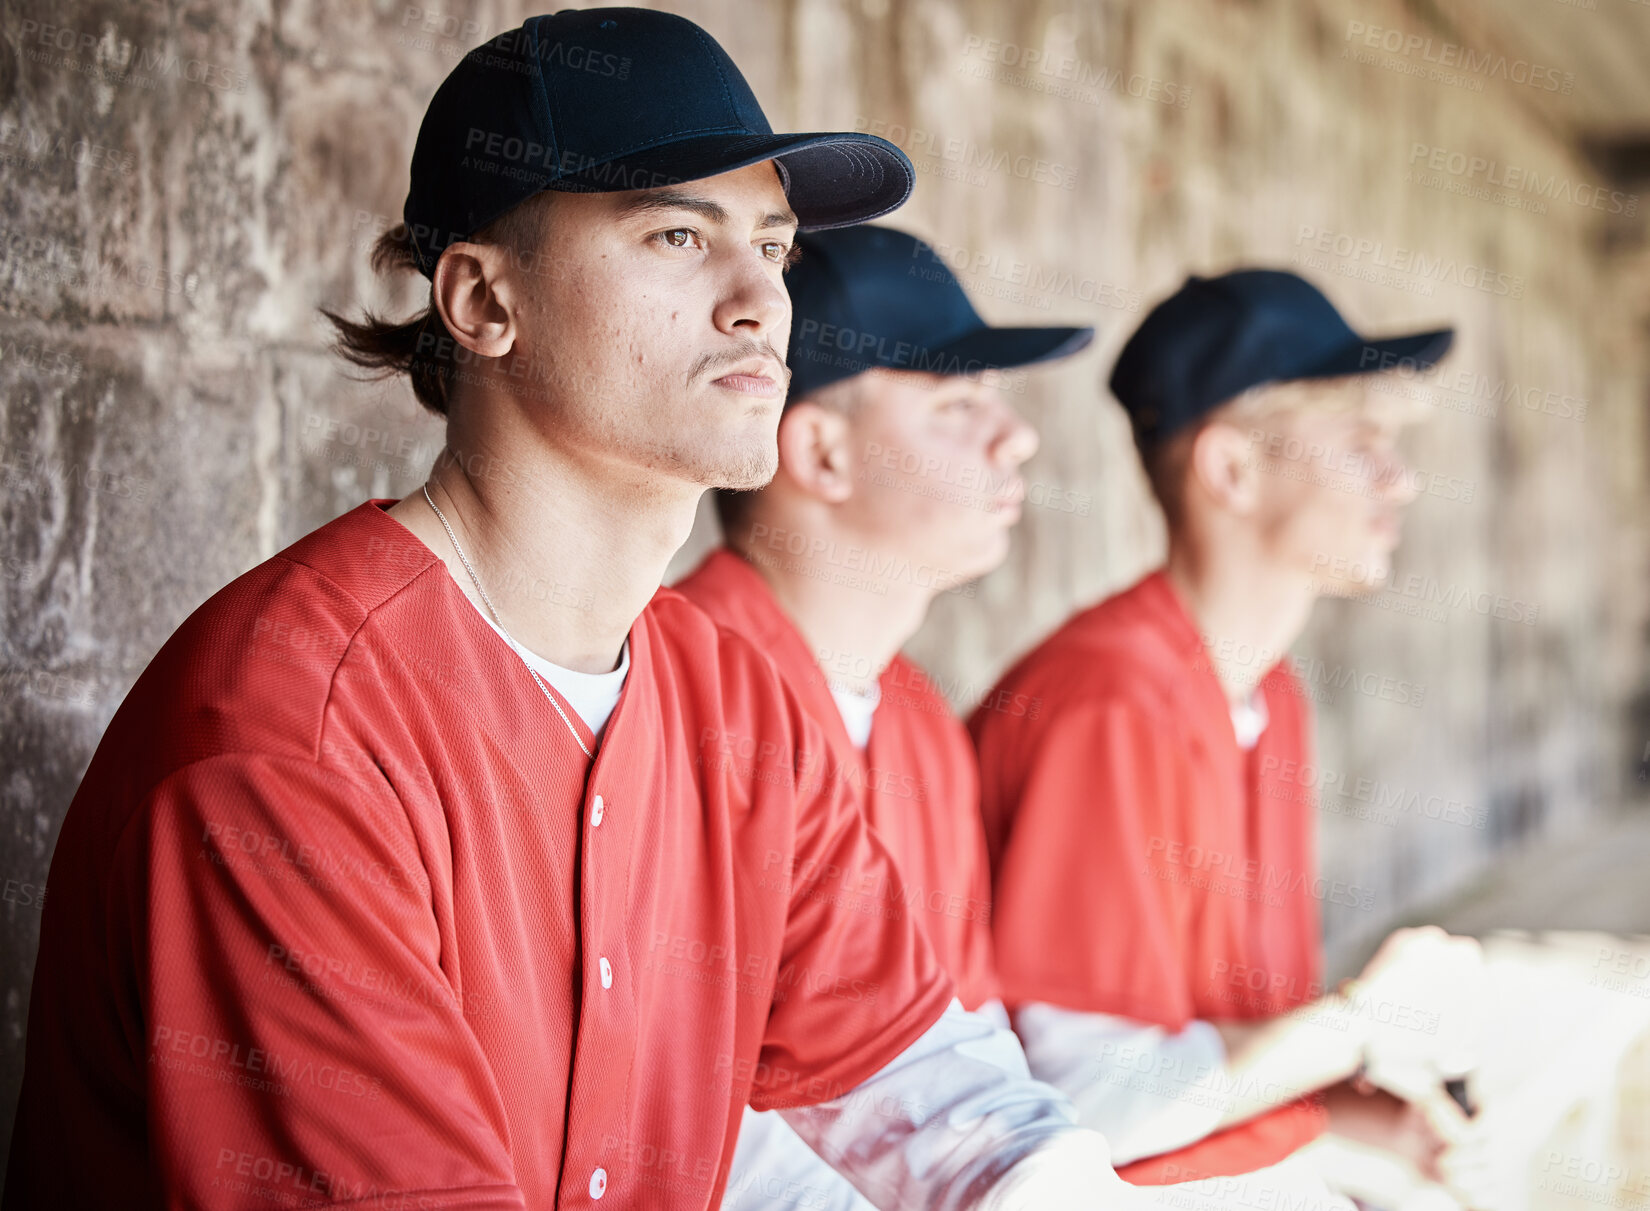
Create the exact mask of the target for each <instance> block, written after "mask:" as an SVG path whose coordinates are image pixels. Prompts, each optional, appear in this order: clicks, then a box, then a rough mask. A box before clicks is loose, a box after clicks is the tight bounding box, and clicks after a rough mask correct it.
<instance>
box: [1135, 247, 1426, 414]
mask: <svg viewBox="0 0 1650 1211" xmlns="http://www.w3.org/2000/svg"><path fill="white" fill-rule="evenodd" d="M1454 338H1455V330H1454V329H1453V328H1436V329H1432V330H1430V331H1427V332H1419V333H1415V334H1413V335H1409V336H1392V337H1382V338H1374V337H1364V336H1359V335H1358V334H1357V333H1356V332H1354V331H1353V330H1352V328H1351V326H1350V325H1349V324H1348V323H1347V322H1346V321H1345V320H1344V319H1342V318H1341V314H1340V312H1338V311H1336V310H1335V308H1334V306H1333V304H1331V303H1330V301H1329V300H1328V299H1326V298H1324V296H1323V295H1322V294H1321V293H1320V292H1319V291H1318V289H1317V288H1316V287H1315V286H1313V285H1312V284H1311V283H1309V282H1307V281H1305V280H1304V279H1302V278H1299V277H1297V276H1296V275H1295V274H1293V273H1284V272H1280V271H1278V270H1273V269H1240V270H1237V271H1235V272H1233V273H1228V274H1224V275H1223V276H1221V277H1215V278H1200V277H1189V278H1187V279H1186V284H1185V285H1184V286H1182V287H1181V288H1180V289H1179V291H1177V292H1176V293H1175V294H1174V295H1172V296H1171V297H1169V298H1167V299H1165V300H1164V301H1163V302H1161V303H1159V304H1158V305H1157V306H1156V307H1154V308H1153V309H1152V311H1151V314H1149V315H1148V316H1146V318H1145V320H1144V321H1142V323H1141V325H1140V327H1139V328H1138V329H1136V330H1135V333H1134V335H1133V336H1131V337H1130V338H1129V340H1128V343H1127V344H1125V345H1124V346H1123V352H1122V353H1121V354H1119V355H1118V358H1117V366H1116V368H1115V369H1113V371H1112V375H1111V390H1112V394H1113V395H1115V396H1116V397H1117V398H1118V400H1119V401H1120V402H1121V403H1122V405H1123V407H1124V408H1125V409H1126V410H1127V411H1128V413H1129V417H1130V419H1131V420H1132V421H1133V423H1134V427H1135V432H1136V434H1137V435H1139V436H1140V437H1141V438H1142V439H1143V440H1145V441H1147V442H1153V441H1161V440H1162V439H1164V438H1166V437H1168V436H1170V435H1171V434H1173V433H1174V432H1175V431H1176V430H1178V429H1180V428H1182V427H1183V426H1185V425H1187V424H1189V423H1190V422H1192V421H1194V420H1196V419H1198V418H1199V417H1200V416H1202V415H1203V414H1204V413H1206V412H1209V411H1210V410H1211V409H1213V408H1216V407H1218V406H1219V405H1220V404H1223V403H1225V402H1226V401H1227V400H1229V399H1231V398H1232V397H1233V396H1235V395H1239V394H1241V393H1242V392H1244V391H1247V390H1248V389H1249V388H1251V387H1256V386H1259V385H1260V384H1262V383H1274V382H1286V381H1289V380H1292V379H1305V378H1338V377H1340V376H1342V375H1347V374H1373V373H1378V372H1380V371H1382V370H1405V371H1409V372H1415V371H1420V370H1425V369H1426V368H1427V367H1429V366H1431V365H1432V364H1433V363H1434V362H1436V361H1437V360H1438V359H1439V358H1441V357H1443V356H1444V354H1445V353H1446V352H1448V350H1449V347H1450V343H1451V342H1452V341H1453V340H1454Z"/></svg>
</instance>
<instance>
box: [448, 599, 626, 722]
mask: <svg viewBox="0 0 1650 1211" xmlns="http://www.w3.org/2000/svg"><path fill="white" fill-rule="evenodd" d="M464 600H465V601H469V602H470V604H471V605H472V606H475V611H476V613H477V614H480V615H481V620H482V621H483V622H485V623H486V624H487V625H488V626H490V627H492V628H493V630H495V631H497V632H498V633H499V636H500V637H501V638H502V639H503V640H504V641H505V642H506V643H509V644H511V646H513V647H514V648H515V649H516V651H518V652H520V653H521V658H522V659H523V660H525V661H526V662H527V663H528V665H529V666H530V667H531V668H532V669H533V671H534V672H536V673H537V674H538V675H539V676H540V677H543V678H544V679H545V680H546V681H548V682H549V683H550V684H551V685H552V686H554V687H555V690H556V693H558V694H560V695H561V696H562V697H563V698H565V699H567V705H568V706H570V707H572V708H573V709H574V710H575V711H576V712H578V716H579V718H580V719H583V720H584V723H585V726H586V727H588V728H589V729H590V733H591V735H593V736H595V737H596V739H597V740H600V739H601V738H602V729H603V728H605V727H606V726H607V720H608V718H609V717H610V716H611V715H612V714H613V708H614V707H616V706H618V705H619V695H620V694H621V693H622V692H623V691H624V679H625V677H626V676H628V675H629V673H630V640H629V639H626V640H625V641H624V644H623V645H622V646H621V647H620V648H619V667H618V668H616V669H614V670H613V671H612V672H611V673H581V672H579V671H578V670H577V669H567V668H563V667H562V666H561V665H559V664H551V663H550V662H549V661H548V660H546V659H545V658H544V657H543V656H540V655H539V654H538V653H537V652H530V651H528V650H527V649H526V648H525V647H523V646H522V645H521V644H519V643H515V642H513V641H512V640H511V638H510V636H508V635H506V634H505V633H504V628H502V627H500V626H499V625H498V623H496V622H494V621H493V620H492V618H490V617H489V616H488V615H487V612H486V611H485V610H483V609H482V608H481V607H480V606H479V605H476V603H475V602H474V601H471V600H470V598H469V596H468V595H466V596H465V598H464Z"/></svg>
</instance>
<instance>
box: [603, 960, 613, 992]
mask: <svg viewBox="0 0 1650 1211" xmlns="http://www.w3.org/2000/svg"><path fill="white" fill-rule="evenodd" d="M601 969H602V987H603V988H611V987H613V964H611V963H609V962H608V961H607V956H606V955H603V956H602V961H601Z"/></svg>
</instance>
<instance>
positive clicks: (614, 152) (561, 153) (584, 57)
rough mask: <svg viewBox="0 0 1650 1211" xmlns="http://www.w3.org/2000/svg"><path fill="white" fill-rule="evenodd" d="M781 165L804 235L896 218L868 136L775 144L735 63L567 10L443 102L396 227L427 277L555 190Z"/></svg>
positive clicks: (433, 113) (465, 62) (692, 28)
mask: <svg viewBox="0 0 1650 1211" xmlns="http://www.w3.org/2000/svg"><path fill="white" fill-rule="evenodd" d="M764 160H773V161H774V162H775V164H776V165H777V166H778V169H779V177H780V181H781V183H782V184H783V186H784V189H785V194H786V196H787V198H788V199H789V201H790V205H791V209H792V210H794V211H795V212H796V215H797V218H798V219H799V220H800V221H801V224H802V225H803V226H804V227H836V226H840V225H842V224H846V223H858V222H861V221H862V220H864V219H870V218H875V217H876V216H877V215H881V214H887V213H888V212H889V211H891V210H893V209H894V208H895V207H897V206H899V205H900V204H901V203H902V202H904V201H905V199H906V198H907V197H909V196H910V194H911V187H912V185H913V184H914V183H915V180H916V176H915V174H914V172H913V171H912V168H911V162H910V160H908V159H906V157H905V153H904V152H902V151H900V149H899V148H898V147H895V146H894V145H893V144H892V143H890V142H888V141H887V140H885V139H879V138H877V137H875V136H874V135H868V134H858V133H814V134H787V135H776V134H774V133H773V130H772V128H770V127H769V125H768V120H767V118H765V117H764V116H763V115H762V108H761V106H759V105H758V104H757V103H756V97H755V96H754V95H753V94H752V93H751V90H750V85H748V84H746V83H745V78H744V77H743V76H742V75H740V74H739V69H738V68H737V67H735V66H734V64H733V60H732V59H730V58H728V55H727V52H726V51H724V50H723V49H722V48H721V47H720V46H718V45H717V44H716V41H715V39H713V38H712V37H711V36H710V35H709V34H707V33H705V31H704V30H702V29H700V28H699V27H698V26H697V25H695V24H694V23H693V22H691V21H689V20H687V19H686V18H684V17H678V16H676V15H674V14H672V13H661V12H654V11H652V10H650V9H642V8H588V9H564V10H563V11H561V12H559V13H555V14H554V15H545V16H539V17H532V18H530V19H529V20H528V21H526V22H525V23H524V24H522V25H521V26H520V27H519V28H517V29H513V30H510V31H509V32H507V33H503V34H499V35H498V36H497V37H495V38H492V39H490V40H488V41H487V42H485V43H483V44H482V45H481V46H478V47H476V48H475V49H474V50H472V51H470V52H469V53H468V54H466V55H465V56H464V58H463V59H462V60H460V61H459V64H458V66H457V67H455V68H453V70H452V73H451V74H450V75H449V76H448V77H447V79H446V80H445V81H443V82H442V84H441V87H439V88H438V89H436V91H435V96H434V97H432V98H431V99H430V107H429V109H428V110H427V111H426V112H425V114H424V122H423V125H422V126H421V127H420V128H419V131H418V142H417V144H416V145H415V147H414V148H413V157H412V183H411V185H410V187H409V188H408V190H407V202H406V205H405V207H404V208H403V209H402V217H403V218H404V219H405V220H406V223H407V228H408V230H409V232H410V233H411V234H412V237H413V244H414V248H415V255H416V258H417V262H418V268H419V270H420V271H421V272H422V273H423V274H424V275H425V276H426V277H428V276H430V275H432V274H433V273H434V272H435V263H436V261H437V260H438V259H439V258H440V256H441V253H442V251H443V250H444V249H445V248H446V247H447V246H448V245H449V244H452V243H454V242H455V241H457V240H462V239H466V238H468V237H470V236H473V235H474V234H475V233H476V232H477V231H478V230H480V229H481V228H482V227H485V226H486V225H487V224H488V223H490V222H492V221H493V220H494V219H496V218H498V217H499V216H501V215H503V214H504V213H505V212H506V211H509V210H511V209H512V208H514V207H515V206H516V205H518V204H519V203H521V202H523V201H525V200H526V199H528V198H530V197H532V196H533V195H535V194H537V193H540V192H542V191H544V190H547V189H554V190H562V191H567V192H577V193H592V192H597V193H599V192H611V191H617V190H627V189H653V188H659V187H662V186H667V185H674V184H679V183H681V182H683V181H694V180H699V179H701V178H704V177H710V176H715V175H716V174H718V173H723V172H730V171H732V170H733V169H735V168H743V167H745V166H746V165H749V164H758V163H761V162H762V161H764Z"/></svg>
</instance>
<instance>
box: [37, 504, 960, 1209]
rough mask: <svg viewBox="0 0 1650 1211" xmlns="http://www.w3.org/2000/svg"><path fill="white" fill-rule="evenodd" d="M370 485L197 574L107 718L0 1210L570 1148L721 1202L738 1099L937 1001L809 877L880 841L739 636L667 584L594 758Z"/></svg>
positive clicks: (138, 1198)
mask: <svg viewBox="0 0 1650 1211" xmlns="http://www.w3.org/2000/svg"><path fill="white" fill-rule="evenodd" d="M393 503H394V502H393V501H387V500H373V501H368V502H366V503H364V504H362V505H361V506H360V507H358V508H356V509H354V510H352V511H351V512H349V513H347V514H345V515H344V516H342V517H340V518H338V519H336V520H334V521H333V522H331V523H329V524H327V525H326V526H323V527H321V528H320V529H319V530H316V531H315V532H313V533H311V534H309V535H308V536H306V537H304V538H303V539H301V540H300V541H298V542H297V543H295V544H294V545H293V546H291V547H289V548H288V549H287V550H285V551H283V552H282V553H281V554H279V555H277V556H275V557H274V558H272V559H270V560H269V561H267V562H266V563H264V564H262V565H260V566H258V567H256V568H254V569H252V570H251V571H250V572H248V573H246V574H245V575H244V576H241V577H240V578H238V579H237V580H235V581H234V582H233V583H232V584H230V585H229V586H227V587H226V588H224V589H223V590H222V591H220V592H219V593H217V594H216V595H215V596H213V597H212V599H211V600H209V601H208V602H207V603H206V604H205V605H203V606H202V607H201V608H200V609H199V610H197V611H196V612H195V613H194V614H193V615H192V616H191V617H190V618H189V619H188V620H187V621H186V622H185V623H184V624H183V626H182V627H180V628H179V630H178V631H177V633H176V634H174V635H173V636H172V638H171V639H170V640H168V642H167V643H166V645H165V646H164V647H163V648H162V649H161V651H160V653H159V654H158V655H157V656H156V657H155V659H154V660H153V662H152V663H151V664H150V665H149V667H148V668H147V669H146V670H145V672H144V673H143V675H142V676H141V677H140V678H139V680H138V682H137V684H136V685H135V686H134V687H133V689H132V691H131V693H130V694H129V695H128V696H127V698H126V700H125V702H124V703H123V704H122V706H121V707H120V710H119V711H118V713H117V714H116V715H115V717H114V720H113V721H112V723H111V724H110V726H109V728H108V731H107V732H106V734H105V735H104V737H103V740H102V742H101V744H100V745H99V747H98V749H97V752H96V754H95V756H94V758H93V760H92V763H91V767H90V769H89V770H88V772H87V774H86V776H85V779H84V780H83V782H82V784H81V786H80V789H79V792H78V794H77V795H76V796H75V799H74V801H73V803H72V805H71V806H70V808H69V812H68V816H67V819H66V820H65V822H64V824H63V828H62V832H61V835H60V837H59V840H58V842H57V849H56V852H55V854H54V856H53V861H52V867H51V876H50V886H51V888H52V893H53V894H52V899H51V903H50V904H49V905H48V906H47V907H46V909H45V914H44V919H43V922H42V939H41V949H40V956H39V960H38V964H37V967H36V972H35V979H34V987H33V994H32V1000H31V1004H30V1015H29V1033H28V1040H27V1057H26V1070H25V1076H24V1085H23V1093H22V1098H21V1102H20V1106H19V1117H18V1125H17V1129H16V1132H15V1134H14V1138H13V1144H12V1151H11V1160H10V1172H9V1177H8V1183H7V1189H6V1198H5V1206H6V1207H7V1208H23V1207H30V1208H33V1207H48V1206H50V1207H70V1206H84V1207H92V1206H97V1207H112V1206H122V1207H139V1208H155V1207H167V1208H173V1207H177V1208H182V1207H190V1208H227V1207H245V1206H254V1205H255V1206H266V1205H272V1204H273V1205H298V1204H301V1203H303V1202H305V1201H306V1200H311V1201H313V1202H314V1203H316V1204H324V1205H361V1206H367V1205H370V1206H374V1207H377V1206H397V1207H400V1206H406V1207H414V1206H417V1207H427V1208H473V1209H477V1211H480V1209H483V1208H485V1209H489V1211H491V1209H494V1208H497V1209H504V1208H528V1207H531V1208H535V1209H536V1208H550V1207H556V1208H573V1207H587V1206H591V1205H593V1200H592V1197H591V1192H592V1189H593V1187H592V1181H593V1179H594V1178H595V1176H596V1171H597V1170H598V1168H599V1169H601V1170H603V1171H604V1173H605V1178H606V1185H605V1190H604V1196H603V1198H602V1199H601V1203H600V1205H601V1206H603V1207H619V1208H632V1209H639V1208H650V1209H651V1208H707V1207H713V1206H715V1205H717V1203H718V1201H719V1199H720V1196H721V1190H722V1187H723V1184H724V1183H725V1181H726V1175H727V1169H728V1165H729V1163H730V1161H731V1157H732V1152H733V1146H734V1141H735V1135H736V1130H737V1127H738V1123H739V1116H740V1113H741V1108H742V1107H743V1105H744V1104H745V1102H746V1100H747V1096H748V1098H749V1100H750V1102H751V1103H752V1104H753V1105H756V1106H758V1107H759V1108H771V1107H783V1106H793V1105H800V1104H808V1103H813V1102H818V1101H822V1100H826V1099H828V1098H831V1097H835V1096H840V1095H841V1094H843V1093H844V1092H846V1091H847V1090H848V1089H849V1088H851V1087H852V1086H854V1085H855V1084H857V1083H858V1082H860V1081H862V1080H864V1079H865V1078H866V1077H868V1076H870V1075H871V1074H872V1073H874V1072H875V1071H877V1070H878V1069H879V1068H881V1067H883V1066H884V1065H886V1064H887V1063H888V1062H889V1061H890V1060H891V1059H892V1058H893V1057H894V1056H896V1055H897V1054H898V1053H899V1052H900V1051H902V1050H903V1049H904V1048H905V1047H906V1046H908V1045H909V1044H910V1043H911V1042H913V1041H914V1040H915V1039H916V1038H917V1037H918V1036H920V1035H921V1034H922V1033H923V1032H924V1031H925V1030H926V1029H927V1028H928V1027H929V1026H930V1025H932V1024H933V1022H934V1021H935V1020H936V1019H937V1018H938V1017H939V1015H940V1014H941V1013H942V1012H943V1010H944V1008H945V1006H946V1004H948V1003H949V1000H950V997H951V995H952V990H951V985H950V982H949V980H947V979H946V977H945V975H944V973H943V971H942V970H941V969H940V967H939V965H938V963H937V962H936V961H935V959H934V957H933V955H932V952H931V950H930V948H929V946H928V944H927V943H926V942H925V941H924V939H923V938H922V937H921V935H920V933H919V932H918V931H917V930H915V929H914V928H913V927H912V926H910V925H909V924H908V923H905V922H899V921H887V920H885V919H884V918H882V917H880V916H876V915H871V914H868V913H866V912H863V911H854V910H853V907H854V906H852V905H850V904H848V903H847V902H846V901H847V897H845V896H843V895H839V894H838V893H839V892H840V891H841V889H842V887H844V886H847V885H853V886H857V885H858V884H859V883H861V882H862V881H876V880H884V879H893V878H894V875H893V873H892V872H893V868H892V862H891V860H890V859H889V857H888V855H887V852H886V850H885V849H884V848H883V847H882V845H881V844H880V843H879V842H878V841H876V839H875V838H874V837H873V836H872V835H871V833H870V830H869V828H868V827H867V826H866V825H865V823H864V821H863V819H862V817H861V814H860V812H859V811H858V808H857V802H856V797H855V794H854V792H853V790H852V789H851V788H850V787H849V786H848V784H847V782H846V780H845V779H844V778H842V777H841V776H840V773H839V771H837V770H836V769H835V767H834V765H833V764H832V763H831V761H830V759H829V746H828V745H827V744H826V743H825V741H824V740H823V738H822V737H821V735H820V731H819V729H818V728H817V727H816V726H815V725H814V724H813V723H812V721H811V720H810V719H809V718H808V715H807V713H806V712H805V711H804V710H803V709H802V708H801V707H800V706H799V705H798V703H797V701H796V699H795V697H794V696H793V695H791V694H790V693H789V691H787V690H786V689H785V688H784V686H783V685H782V684H781V683H780V681H779V679H778V678H777V677H776V675H775V674H774V672H773V669H772V667H771V666H770V665H769V663H768V662H767V661H766V660H765V659H763V658H762V656H761V655H760V654H759V653H757V652H756V651H755V650H754V649H753V648H752V647H751V646H750V645H749V644H748V643H746V642H745V641H744V640H742V639H740V638H739V637H737V636H735V635H731V634H729V633H727V632H725V631H722V630H719V629H718V628H717V627H716V626H715V625H714V624H713V623H712V622H711V621H710V619H708V618H707V617H706V616H705V615H704V614H703V613H702V612H701V611H699V610H698V609H697V608H695V607H694V606H692V605H690V604H689V603H687V602H686V601H685V600H684V599H683V598H682V597H681V596H680V595H678V594H676V593H674V592H671V591H670V590H668V589H662V590H660V592H659V594H658V595H657V597H655V599H654V600H653V602H652V603H651V604H650V605H649V606H648V608H647V609H646V610H645V611H644V612H643V613H642V615H641V617H640V618H638V619H637V621H636V623H635V625H634V627H633V628H632V630H631V632H630V637H629V642H630V660H631V664H630V672H629V676H628V679H627V683H626V685H625V688H624V693H623V695H622V697H621V699H620V701H619V704H618V706H617V708H616V709H615V711H614V714H613V717H612V719H611V721H610V722H609V724H608V728H607V731H606V734H605V739H604V740H603V743H602V745H601V748H600V749H599V750H596V759H595V761H594V762H593V763H592V762H590V761H588V760H587V759H586V758H585V756H584V755H583V753H581V752H580V751H579V749H578V747H577V746H576V745H575V744H574V743H573V738H572V737H571V736H570V735H569V734H568V732H567V729H566V726H565V725H564V724H563V722H562V720H561V719H560V718H558V716H557V714H556V712H555V711H554V710H553V709H552V706H551V704H550V703H549V702H547V701H545V698H544V695H543V693H542V692H541V690H540V689H539V688H538V686H537V685H536V684H535V682H534V680H533V678H532V676H531V675H530V674H529V672H528V670H527V668H526V667H525V666H524V665H523V663H522V661H521V660H520V659H519V658H518V657H517V656H516V654H515V653H514V652H513V651H512V650H511V649H510V647H509V646H508V645H507V644H506V643H505V642H504V641H503V640H502V639H501V638H500V637H499V636H498V635H497V634H496V633H495V632H494V631H493V630H492V629H491V628H490V627H488V625H487V624H486V622H485V621H484V620H483V619H482V618H481V617H480V616H479V615H478V614H477V612H476V611H475V609H474V608H473V607H472V606H471V605H470V603H469V601H468V600H467V599H466V598H465V597H464V595H463V594H462V592H461V591H460V590H459V588H458V586H457V585H456V584H455V583H454V582H453V580H452V577H451V576H450V574H449V573H448V571H447V569H446V567H445V565H444V564H442V563H441V561H440V560H439V559H437V558H436V556H435V554H434V553H433V552H432V551H431V550H430V549H429V548H428V547H426V546H425V545H424V544H423V543H421V542H420V541H419V540H418V539H417V538H415V537H414V536H413V535H412V533H411V532H410V531H408V530H407V529H406V528H405V527H403V526H401V525H400V524H399V523H398V522H396V521H395V520H394V519H393V518H391V517H389V516H387V515H386V514H385V513H384V512H383V511H382V510H383V508H384V507H385V506H388V505H390V504H393ZM563 709H565V710H568V713H569V715H570V716H572V717H573V718H574V719H575V721H577V716H573V715H572V712H571V710H570V708H567V707H566V704H565V703H563ZM581 726H582V725H581ZM583 739H584V741H585V743H586V744H587V745H589V744H590V743H591V737H590V735H589V733H588V731H585V732H584V733H583ZM598 796H600V797H601V801H602V809H601V812H600V814H599V815H598V813H597V812H596V800H597V797H598ZM604 960H605V963H604ZM597 1185H598V1186H599V1185H600V1181H599V1180H598V1181H597Z"/></svg>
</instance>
